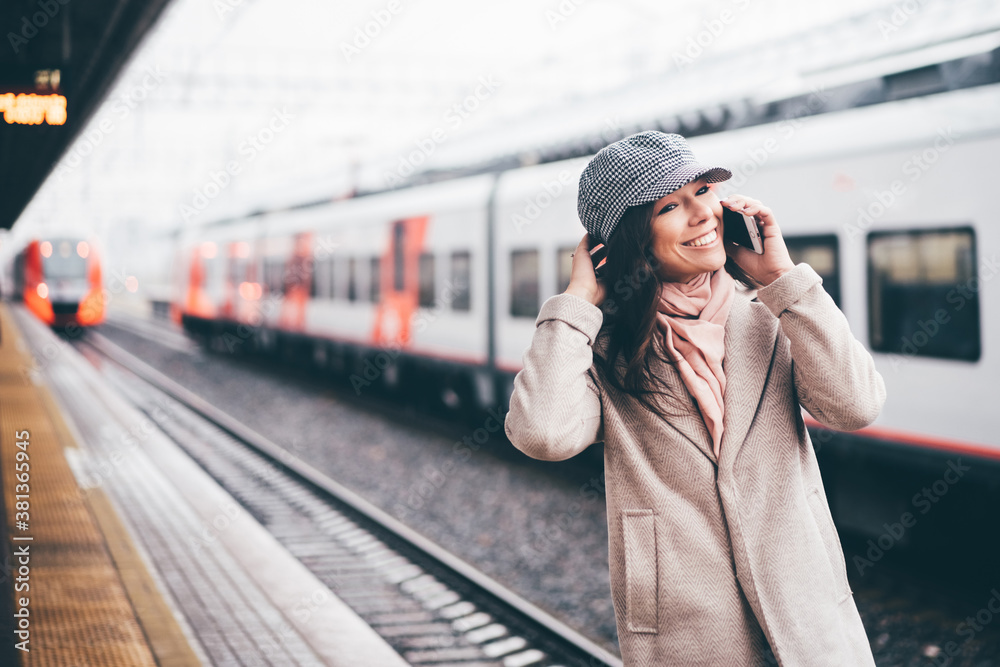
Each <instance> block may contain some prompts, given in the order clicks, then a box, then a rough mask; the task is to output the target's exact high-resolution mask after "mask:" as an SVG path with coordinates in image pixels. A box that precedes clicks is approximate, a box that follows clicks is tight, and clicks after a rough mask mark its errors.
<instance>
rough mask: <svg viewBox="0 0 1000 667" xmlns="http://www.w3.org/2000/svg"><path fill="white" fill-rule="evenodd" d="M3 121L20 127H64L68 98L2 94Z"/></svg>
mask: <svg viewBox="0 0 1000 667" xmlns="http://www.w3.org/2000/svg"><path fill="white" fill-rule="evenodd" d="M0 111H2V112H3V119H4V120H5V121H7V122H8V123H10V124H15V123H17V124H19V125H41V124H42V123H48V124H49V125H62V124H63V123H65V122H66V98H65V97H64V96H62V95H56V94H52V95H36V94H34V93H29V94H25V93H20V94H17V95H15V94H14V93H0Z"/></svg>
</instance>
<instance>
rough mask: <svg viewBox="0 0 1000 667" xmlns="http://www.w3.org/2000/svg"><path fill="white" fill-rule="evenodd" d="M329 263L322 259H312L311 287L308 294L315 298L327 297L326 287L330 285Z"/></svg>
mask: <svg viewBox="0 0 1000 667" xmlns="http://www.w3.org/2000/svg"><path fill="white" fill-rule="evenodd" d="M329 272H330V264H329V263H328V262H326V261H324V260H320V259H316V260H314V261H313V272H312V289H311V290H310V295H311V296H314V297H316V298H317V299H327V298H329V296H330V295H329V293H328V292H327V287H328V286H329V285H330V276H329Z"/></svg>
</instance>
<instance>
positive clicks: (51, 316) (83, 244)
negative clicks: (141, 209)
mask: <svg viewBox="0 0 1000 667" xmlns="http://www.w3.org/2000/svg"><path fill="white" fill-rule="evenodd" d="M8 270H9V271H10V272H11V273H10V277H9V279H10V290H11V293H10V296H12V297H13V298H14V299H18V300H21V301H23V302H24V305H25V307H26V308H27V309H28V310H29V311H31V312H32V313H33V314H34V315H35V316H36V317H38V319H40V320H42V321H43V322H45V323H46V324H50V325H52V326H53V327H71V326H81V327H90V326H94V325H97V324H100V323H102V322H103V321H104V307H105V304H104V293H103V287H104V285H103V281H102V278H101V261H100V258H99V257H98V253H97V250H96V248H95V247H94V244H93V242H92V241H90V240H88V239H86V238H83V237H79V236H68V235H67V236H52V237H45V238H37V239H32V240H31V241H29V242H28V243H27V244H25V245H24V247H23V248H22V249H21V250H20V251H18V252H17V253H16V254H15V255H14V256H13V258H12V260H11V266H10V267H8Z"/></svg>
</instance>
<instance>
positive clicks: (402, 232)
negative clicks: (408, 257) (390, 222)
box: [392, 221, 406, 292]
mask: <svg viewBox="0 0 1000 667" xmlns="http://www.w3.org/2000/svg"><path fill="white" fill-rule="evenodd" d="M405 240H406V227H405V226H404V225H403V222H402V221H399V222H397V223H395V226H393V228H392V274H393V281H392V289H393V291H395V292H402V291H403V290H404V289H405V288H404V286H403V278H404V275H403V269H404V268H405V267H404V266H403V259H404V255H403V250H404V248H403V242H404V241H405Z"/></svg>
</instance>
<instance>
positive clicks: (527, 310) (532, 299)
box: [510, 250, 538, 317]
mask: <svg viewBox="0 0 1000 667" xmlns="http://www.w3.org/2000/svg"><path fill="white" fill-rule="evenodd" d="M510 314H511V316H512V317H538V251H537V250H515V251H514V252H512V253H511V254H510Z"/></svg>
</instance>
